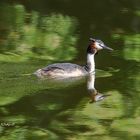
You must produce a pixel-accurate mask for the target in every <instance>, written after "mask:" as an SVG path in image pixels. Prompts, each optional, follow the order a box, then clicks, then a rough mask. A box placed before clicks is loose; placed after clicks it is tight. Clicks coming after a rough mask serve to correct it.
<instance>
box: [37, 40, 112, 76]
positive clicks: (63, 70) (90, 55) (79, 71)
mask: <svg viewBox="0 0 140 140" xmlns="http://www.w3.org/2000/svg"><path fill="white" fill-rule="evenodd" d="M90 41H91V42H90V44H89V46H88V48H87V62H86V65H85V66H80V65H77V64H72V63H55V64H51V65H48V66H47V67H45V68H42V69H38V70H37V71H36V72H35V73H34V74H35V75H36V76H37V77H39V78H69V77H78V76H86V75H88V74H90V73H94V72H95V61H94V56H95V54H96V53H97V51H98V50H101V49H103V48H106V49H109V50H112V49H111V48H109V47H106V46H105V45H104V43H103V42H102V41H101V40H95V39H92V38H91V39H90Z"/></svg>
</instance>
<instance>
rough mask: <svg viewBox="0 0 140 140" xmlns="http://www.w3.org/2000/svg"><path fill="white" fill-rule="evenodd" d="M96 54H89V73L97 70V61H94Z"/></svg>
mask: <svg viewBox="0 0 140 140" xmlns="http://www.w3.org/2000/svg"><path fill="white" fill-rule="evenodd" d="M94 55H95V54H90V53H88V54H87V64H86V67H87V70H88V72H89V73H92V72H95V61H94Z"/></svg>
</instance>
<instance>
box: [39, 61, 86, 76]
mask: <svg viewBox="0 0 140 140" xmlns="http://www.w3.org/2000/svg"><path fill="white" fill-rule="evenodd" d="M87 74H88V72H87V71H86V69H85V67H84V66H83V67H82V66H79V65H77V64H72V63H55V64H51V65H48V66H47V67H45V68H42V69H39V70H37V71H36V75H37V76H38V77H48V78H49V77H51V78H57V77H59V78H61V77H65V78H69V77H78V76H85V75H87Z"/></svg>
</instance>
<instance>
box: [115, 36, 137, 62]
mask: <svg viewBox="0 0 140 140" xmlns="http://www.w3.org/2000/svg"><path fill="white" fill-rule="evenodd" d="M114 38H115V39H123V40H124V48H123V52H122V56H123V57H124V58H125V59H126V60H136V61H140V34H135V35H119V34H115V35H114Z"/></svg>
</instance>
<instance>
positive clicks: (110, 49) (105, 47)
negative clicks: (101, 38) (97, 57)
mask: <svg viewBox="0 0 140 140" xmlns="http://www.w3.org/2000/svg"><path fill="white" fill-rule="evenodd" d="M102 47H103V49H107V50H109V51H113V49H112V48H109V47H107V46H106V45H104V46H102Z"/></svg>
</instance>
